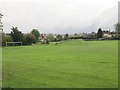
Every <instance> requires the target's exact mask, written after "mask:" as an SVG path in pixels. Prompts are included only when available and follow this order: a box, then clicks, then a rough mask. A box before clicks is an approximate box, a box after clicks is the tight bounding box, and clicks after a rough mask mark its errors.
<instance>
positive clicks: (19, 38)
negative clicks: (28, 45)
mask: <svg viewBox="0 0 120 90" xmlns="http://www.w3.org/2000/svg"><path fill="white" fill-rule="evenodd" d="M11 30H12V31H11V34H10V36H11V38H12V39H13V41H14V42H19V41H22V39H23V34H22V32H20V31H19V30H18V28H17V27H12V28H11Z"/></svg>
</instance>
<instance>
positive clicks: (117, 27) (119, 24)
mask: <svg viewBox="0 0 120 90" xmlns="http://www.w3.org/2000/svg"><path fill="white" fill-rule="evenodd" d="M115 30H116V32H117V33H120V23H117V24H115Z"/></svg>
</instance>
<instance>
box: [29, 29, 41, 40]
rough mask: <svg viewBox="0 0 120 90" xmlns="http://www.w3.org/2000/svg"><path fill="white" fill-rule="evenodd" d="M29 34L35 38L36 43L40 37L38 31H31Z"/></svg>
mask: <svg viewBox="0 0 120 90" xmlns="http://www.w3.org/2000/svg"><path fill="white" fill-rule="evenodd" d="M31 34H33V35H34V36H35V38H36V40H35V42H37V41H38V40H39V37H40V33H39V31H38V30H37V29H33V30H32V31H31Z"/></svg>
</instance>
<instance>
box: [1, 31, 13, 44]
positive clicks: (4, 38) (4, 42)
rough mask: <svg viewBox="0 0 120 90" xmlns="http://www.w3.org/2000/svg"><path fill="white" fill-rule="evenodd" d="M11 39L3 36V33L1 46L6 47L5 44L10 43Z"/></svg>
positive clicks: (8, 36)
mask: <svg viewBox="0 0 120 90" xmlns="http://www.w3.org/2000/svg"><path fill="white" fill-rule="evenodd" d="M12 41H13V39H12V38H11V36H10V35H5V34H4V33H3V34H2V46H5V45H6V42H12Z"/></svg>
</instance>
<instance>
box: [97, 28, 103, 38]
mask: <svg viewBox="0 0 120 90" xmlns="http://www.w3.org/2000/svg"><path fill="white" fill-rule="evenodd" d="M102 36H103V32H102V29H101V28H99V29H98V32H97V38H102Z"/></svg>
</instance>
